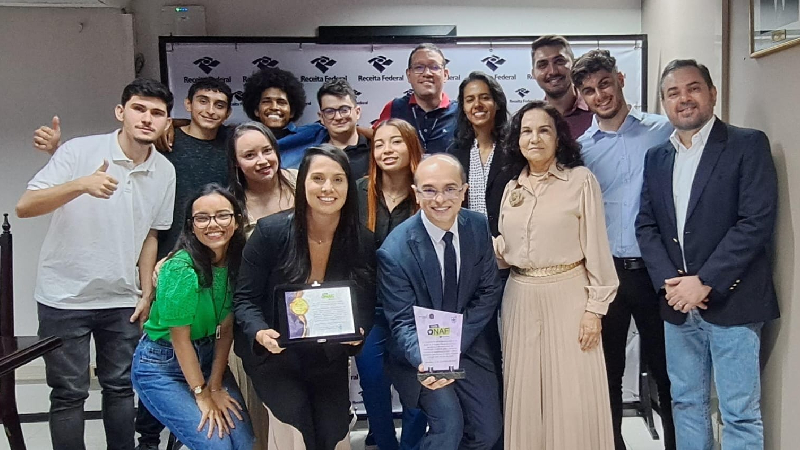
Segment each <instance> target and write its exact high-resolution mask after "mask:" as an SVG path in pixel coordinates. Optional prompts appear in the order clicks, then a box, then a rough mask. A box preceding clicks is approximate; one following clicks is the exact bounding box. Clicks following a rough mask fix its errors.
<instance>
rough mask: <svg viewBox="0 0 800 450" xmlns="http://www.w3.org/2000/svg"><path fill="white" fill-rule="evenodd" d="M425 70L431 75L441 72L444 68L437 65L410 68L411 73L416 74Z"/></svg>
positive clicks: (419, 65)
mask: <svg viewBox="0 0 800 450" xmlns="http://www.w3.org/2000/svg"><path fill="white" fill-rule="evenodd" d="M425 69H428V70H430V71H431V73H439V72H441V71H442V69H444V67H442V66H440V65H438V64H431V65H425V64H415V65H413V66H411V71H412V72H414V73H416V74H423V73H425Z"/></svg>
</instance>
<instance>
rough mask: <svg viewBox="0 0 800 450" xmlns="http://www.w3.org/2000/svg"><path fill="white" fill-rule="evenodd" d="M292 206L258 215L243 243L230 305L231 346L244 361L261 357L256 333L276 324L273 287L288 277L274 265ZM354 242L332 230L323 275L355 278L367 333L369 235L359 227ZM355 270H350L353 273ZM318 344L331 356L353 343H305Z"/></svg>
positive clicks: (283, 249) (284, 243) (371, 267)
mask: <svg viewBox="0 0 800 450" xmlns="http://www.w3.org/2000/svg"><path fill="white" fill-rule="evenodd" d="M293 220H294V212H293V211H286V212H282V213H278V214H273V215H270V216H267V217H264V218H262V219H260V220H259V221H258V223H257V224H256V228H255V230H254V231H253V234H252V236H250V239H248V240H247V244H246V245H245V247H244V251H243V253H242V262H241V266H240V268H239V278H238V282H237V284H236V293H235V294H234V298H233V311H234V314H235V315H236V326H235V327H234V350H235V352H236V354H237V355H239V357H240V358H242V360H243V362H244V363H245V365H248V364H259V363H261V362H264V361H265V360H266V359H267V358H268V356H269V355H270V353H269V352H268V351H267V349H265V348H264V347H262V346H261V344H259V343H258V342H257V341H256V333H258V331H260V330H264V329H269V328H272V329H276V328H277V321H276V314H277V306H278V305H277V303H276V302H275V296H274V290H275V287H276V286H279V285H281V284H286V283H289V280H291V279H292V277H290V276H289V275H288V274H286V273H284V271H283V270H281V268H280V266H281V265H282V263H283V261H284V260H285V258H286V257H287V254H288V250H289V242H290V240H291V238H292V234H293V233H294V231H293V228H292V223H293ZM359 239H360V240H361V241H363V243H361V244H360V245H358V246H357V247H359V248H348V244H347V243H345V242H343V241H342V239H339V238H337V236H334V240H333V243H332V245H331V253H330V256H329V258H328V266H327V268H326V270H325V281H345V280H354V281H356V282H357V285H358V287H357V291H356V301H357V303H358V316H359V317H358V319H359V322H360V323H361V325H362V327H363V328H364V335H365V336H366V335H367V334H369V330H370V328H371V327H372V321H373V315H374V311H375V249H374V248H372V245H371V238H370V235H369V233H368V232H367V231H366V230H363V231H362V233H361V235H360V236H359ZM356 273H358V274H360V275H359V276H356V275H355V274H356ZM309 346H314V348H315V349H318V348H319V346H323V347H324V350H325V353H326V354H327V356H328V358H329V359H331V360H333V359H335V358H337V357H339V356H346V355H347V354H348V353H354V352H357V351H358V349H359V347H353V346H348V345H342V344H338V343H332V344H309ZM305 347H308V346H303V345H296V346H293V347H292V348H290V349H287V350H286V351H284V352H283V353H287V352H289V353H291V352H295V351H296V352H301V351H304V350H303V349H304V348H305Z"/></svg>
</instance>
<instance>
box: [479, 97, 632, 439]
mask: <svg viewBox="0 0 800 450" xmlns="http://www.w3.org/2000/svg"><path fill="white" fill-rule="evenodd" d="M504 150H505V151H506V152H508V154H507V158H508V161H509V162H510V164H511V165H510V167H509V168H508V169H509V170H513V171H515V172H514V173H518V174H519V176H518V177H517V178H516V179H514V180H512V181H510V182H509V183H508V184H507V185H506V188H505V192H504V194H503V200H502V203H501V207H500V217H499V231H500V236H498V237H497V238H496V240H495V249H496V253H497V257H498V260H499V262H500V264H501V266H505V267H508V266H510V267H511V275H510V277H509V279H508V283H507V285H506V289H505V294H504V296H503V303H502V326H503V333H502V336H503V360H504V363H503V364H504V366H503V373H504V392H505V403H504V405H505V449H506V450H566V449H575V450H577V449H580V450H612V449H613V448H614V440H613V435H612V430H611V410H610V406H609V399H608V386H607V380H606V369H605V362H604V358H603V348H602V344H601V342H600V328H601V320H600V319H601V318H602V317H603V315H604V314H605V313H606V311H607V309H608V304H609V303H610V302H611V301H612V299H613V298H614V294H615V292H616V290H617V286H618V284H619V282H618V280H617V275H616V272H615V270H614V263H613V260H612V257H611V251H610V249H609V244H608V237H607V235H606V227H605V219H604V215H603V201H602V198H601V194H600V186H599V185H598V183H597V180H596V179H595V177H594V175H592V173H591V172H590V171H589V170H588V169H586V168H585V167H583V162H582V160H581V157H580V147H579V146H578V144H577V143H576V142H575V141H574V140H573V139H572V138H571V137H570V132H569V126H568V125H567V123H566V122H565V121H564V119H563V118H562V117H561V115H560V114H559V113H558V111H557V110H556V109H555V108H553V107H551V106H549V105H546V104H545V103H543V102H539V101H536V102H531V103H528V104H526V105H525V106H524V107H523V108H522V109H520V110H519V111H518V112H517V114H516V115H515V116H514V117H513V118H512V120H511V126H510V130H509V134H508V136H507V141H506V145H505V149H504Z"/></svg>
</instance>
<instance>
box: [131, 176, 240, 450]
mask: <svg viewBox="0 0 800 450" xmlns="http://www.w3.org/2000/svg"><path fill="white" fill-rule="evenodd" d="M186 217H188V218H189V219H187V221H186V223H185V224H184V226H183V230H182V232H181V236H180V238H179V240H178V244H177V246H176V251H175V252H174V253H173V254H172V255H171V256H170V257H169V258H168V259H167V260H166V262H165V263H164V264H163V266H162V267H161V270H160V272H159V277H158V286H157V288H156V300H155V301H154V302H153V306H152V309H151V312H150V318H149V319H148V320H147V322H146V323H145V325H144V332H145V333H144V336H143V337H142V340H141V341H140V342H139V346H138V347H137V348H136V353H135V354H134V356H133V369H132V374H131V379H132V381H133V386H134V388H135V389H136V392H137V393H138V394H139V397H140V398H141V400H142V403H143V404H144V405H145V407H147V409H148V410H149V411H150V412H151V413H153V415H154V416H155V417H156V418H157V419H158V420H159V421H160V422H161V423H163V424H164V425H165V426H166V427H167V428H169V429H170V431H172V433H173V434H175V436H176V437H177V438H178V439H179V440H180V441H181V442H182V443H183V444H184V445H186V446H187V447H188V448H191V449H195V450H200V449H214V450H216V449H226V450H227V449H230V450H239V449H242V450H243V449H247V450H250V449H251V448H252V446H253V431H252V427H251V424H250V421H249V419H248V418H247V412H246V411H245V410H244V408H243V407H242V405H243V404H244V402H243V401H242V394H241V393H240V392H239V388H238V387H237V385H236V381H235V380H234V378H233V376H232V375H231V373H230V371H229V370H228V353H229V351H230V348H231V343H232V342H233V314H230V312H231V300H232V297H233V294H232V293H233V286H234V280H236V276H237V272H238V269H239V262H240V260H241V254H242V247H243V246H244V242H245V237H244V228H243V217H242V211H241V208H240V206H239V204H238V203H237V202H236V200H235V198H234V197H233V195H231V194H230V193H229V192H228V191H227V190H226V189H224V188H222V187H221V186H219V185H217V184H209V185H206V186H205V187H203V189H202V190H201V192H199V193H198V194H197V195H195V196H194V197H193V198H192V199H190V200H189V201H188V202H187V212H186Z"/></svg>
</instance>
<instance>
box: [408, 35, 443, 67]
mask: <svg viewBox="0 0 800 450" xmlns="http://www.w3.org/2000/svg"><path fill="white" fill-rule="evenodd" d="M420 50H430V51H432V52H435V53H438V54H439V56H441V57H442V67H447V58H445V57H444V53H442V49H440V48H439V47H437V46H436V45H435V44H432V43H430V42H423V43H422V44H419V45H418V46H416V47H414V50H411V53H409V54H408V68H409V69H410V68H411V59H412V58H413V57H414V53H417V52H418V51H420Z"/></svg>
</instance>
